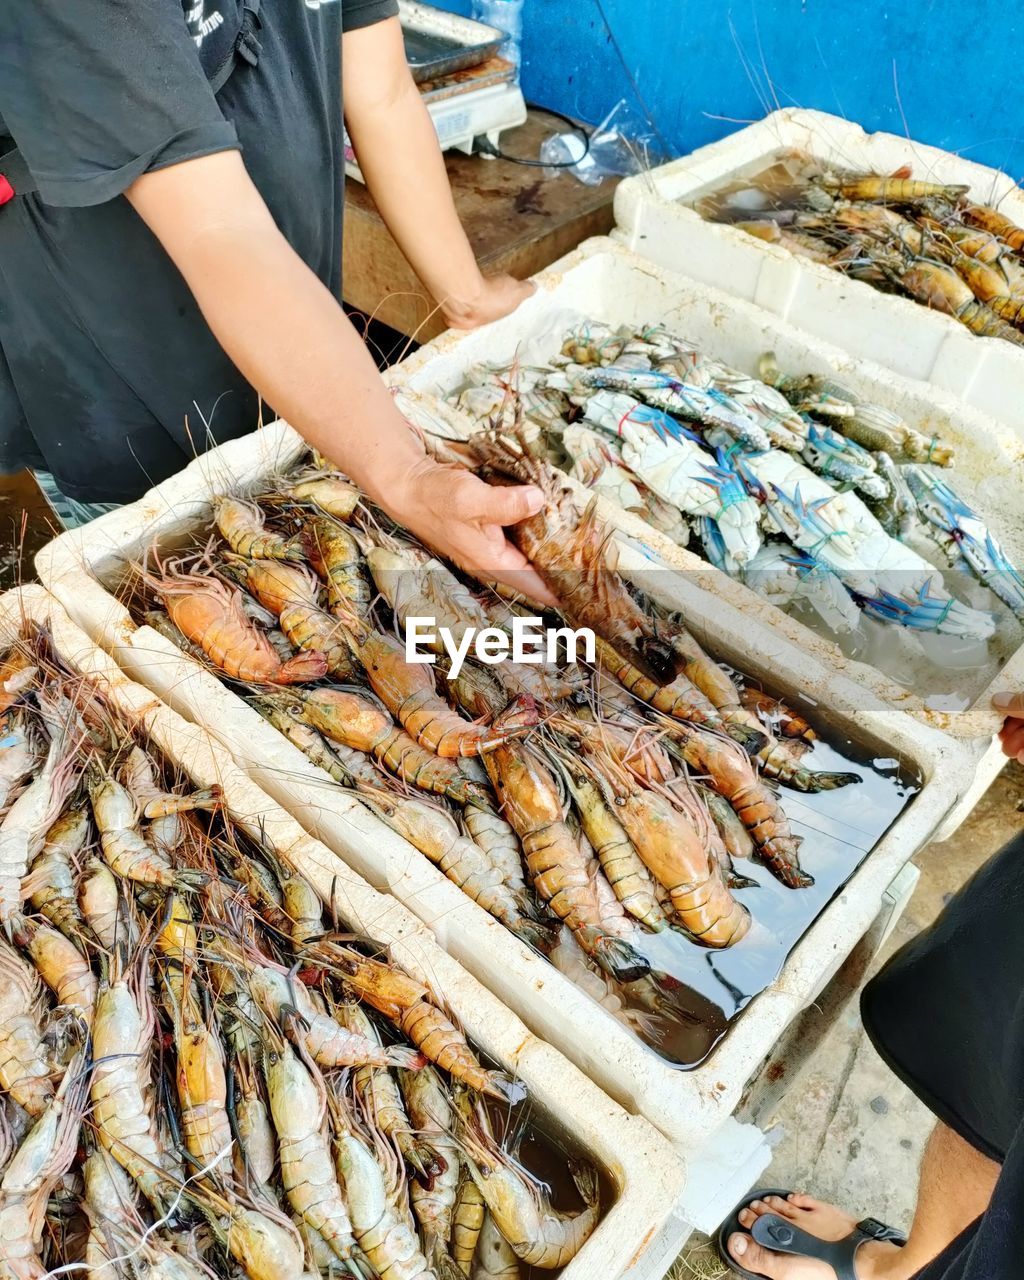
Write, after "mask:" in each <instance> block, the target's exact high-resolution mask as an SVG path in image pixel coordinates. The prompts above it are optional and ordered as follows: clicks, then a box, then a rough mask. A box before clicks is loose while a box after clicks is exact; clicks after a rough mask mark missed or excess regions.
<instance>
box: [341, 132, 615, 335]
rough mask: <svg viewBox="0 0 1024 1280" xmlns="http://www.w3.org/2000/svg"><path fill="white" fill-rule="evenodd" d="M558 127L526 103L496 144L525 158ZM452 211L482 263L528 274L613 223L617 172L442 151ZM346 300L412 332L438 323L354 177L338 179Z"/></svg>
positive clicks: (427, 331) (438, 327) (489, 269)
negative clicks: (595, 178)
mask: <svg viewBox="0 0 1024 1280" xmlns="http://www.w3.org/2000/svg"><path fill="white" fill-rule="evenodd" d="M563 129H564V126H563V125H561V124H560V123H559V122H558V121H556V120H554V119H552V117H551V116H549V115H547V114H545V113H544V112H536V113H534V112H531V113H530V118H529V120H528V121H527V123H526V124H525V125H523V126H522V128H520V129H513V130H510V131H509V132H508V133H505V134H503V135H502V138H501V149H502V150H503V151H505V152H507V153H509V154H510V155H516V156H523V157H524V158H526V159H530V160H534V159H536V158H537V154H538V152H539V150H540V144H541V142H542V141H543V139H544V138H546V137H548V136H549V135H550V134H551V133H554V132H559V131H561V130H563ZM446 161H447V165H448V177H449V179H450V181H451V184H452V191H453V193H454V195H455V204H456V207H457V209H458V211H459V217H460V218H461V219H462V224H463V226H464V227H465V228H466V232H467V234H468V235H469V240H470V243H471V244H472V246H473V249H474V251H475V252H476V256H477V260H478V261H479V263H480V266H481V267H482V268H483V270H484V272H485V273H487V274H493V273H495V272H500V271H507V272H510V273H511V274H512V275H514V276H519V277H521V278H522V277H525V276H531V275H533V274H534V273H535V272H537V271H540V270H542V269H543V268H544V267H546V266H549V265H550V264H551V263H552V262H554V261H555V260H556V259H557V258H560V257H562V255H563V254H565V253H568V252H569V251H570V250H571V249H574V248H575V247H576V245H578V244H579V243H580V241H581V240H586V239H587V238H588V237H589V236H600V235H606V234H607V233H608V232H609V231H610V230H611V228H612V226H613V225H614V217H613V214H612V198H613V196H614V194H615V188H616V186H617V185H618V179H614V178H609V179H606V180H605V181H604V182H602V183H601V185H600V186H599V187H586V186H584V185H583V183H581V182H578V181H577V180H576V179H575V178H574V177H572V176H571V175H570V174H568V173H561V174H559V175H558V176H557V177H554V178H547V177H545V175H544V171H543V169H531V168H529V167H527V166H525V165H517V164H512V163H511V162H510V161H507V160H489V159H486V158H485V157H484V156H467V155H463V154H462V152H461V151H449V152H448V153H447V155H446ZM344 272H345V274H344V288H343V293H344V299H345V302H346V303H347V304H348V305H349V306H351V307H354V308H355V309H356V310H357V311H362V312H364V313H365V314H367V315H370V316H372V317H373V318H374V319H375V320H380V321H383V323H384V324H388V325H390V326H391V327H392V328H393V329H397V330H398V331H399V333H404V334H406V335H408V336H409V337H414V338H415V339H416V340H417V341H418V342H426V341H427V340H428V339H429V338H433V337H436V336H437V334H439V333H441V332H443V330H444V328H445V325H444V322H443V321H442V320H440V319H439V318H438V317H437V316H436V315H432V314H431V313H432V312H433V311H434V308H435V303H434V301H433V299H432V298H431V297H430V296H429V294H428V293H427V290H426V287H425V286H424V285H423V283H422V282H421V281H420V279H419V277H418V276H417V275H416V274H415V272H414V271H413V269H412V267H410V266H409V264H408V263H407V262H406V260H405V258H404V257H403V256H402V252H401V250H400V249H399V248H398V245H397V244H395V242H394V240H393V239H392V238H391V234H390V232H389V231H388V229H387V228H386V227H385V226H384V223H383V222H382V220H381V217H380V214H379V213H378V212H377V207H376V205H375V204H374V203H373V198H372V197H371V195H370V193H369V192H368V191H367V189H366V188H365V187H364V186H363V185H362V184H361V183H359V182H353V181H349V182H347V183H346V184H345V265H344Z"/></svg>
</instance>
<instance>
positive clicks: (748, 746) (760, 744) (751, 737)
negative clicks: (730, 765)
mask: <svg viewBox="0 0 1024 1280" xmlns="http://www.w3.org/2000/svg"><path fill="white" fill-rule="evenodd" d="M724 728H725V732H726V733H727V734H728V736H729V737H730V738H732V740H733V742H738V743H739V745H740V746H741V747H742V748H743V750H744V751H745V752H746V753H747V755H748V756H756V755H757V754H758V753H759V752H761V751H763V750H764V749H765V747H766V746H767V745H768V735H767V734H766V733H762V732H761V730H760V729H755V728H754V727H753V726H752V725H749V724H736V723H734V722H732V723H728V724H726V725H725V726H724Z"/></svg>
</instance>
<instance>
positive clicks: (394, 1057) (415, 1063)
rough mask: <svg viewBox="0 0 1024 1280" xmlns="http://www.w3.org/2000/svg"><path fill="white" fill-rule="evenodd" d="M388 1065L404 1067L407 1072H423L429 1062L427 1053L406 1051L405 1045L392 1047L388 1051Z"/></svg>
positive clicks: (414, 1050) (415, 1050) (413, 1050)
mask: <svg viewBox="0 0 1024 1280" xmlns="http://www.w3.org/2000/svg"><path fill="white" fill-rule="evenodd" d="M387 1058H388V1065H389V1066H391V1067H402V1068H403V1069H404V1070H406V1071H422V1070H423V1068H424V1067H425V1066H426V1065H427V1063H428V1062H429V1058H428V1057H427V1055H426V1054H425V1053H420V1051H419V1050H418V1049H406V1048H405V1047H404V1046H403V1045H391V1046H390V1047H389V1048H388V1049H387Z"/></svg>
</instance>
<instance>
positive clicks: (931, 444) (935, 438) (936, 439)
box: [925, 436, 939, 462]
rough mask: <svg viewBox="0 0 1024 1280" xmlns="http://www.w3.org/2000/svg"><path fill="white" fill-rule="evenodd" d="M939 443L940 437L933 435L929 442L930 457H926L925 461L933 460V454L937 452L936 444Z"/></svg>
mask: <svg viewBox="0 0 1024 1280" xmlns="http://www.w3.org/2000/svg"><path fill="white" fill-rule="evenodd" d="M938 443H939V437H938V436H932V438H931V440H930V442H929V444H928V457H927V458H925V462H931V460H932V454H933V453H934V452H935V446H936V445H937V444H938Z"/></svg>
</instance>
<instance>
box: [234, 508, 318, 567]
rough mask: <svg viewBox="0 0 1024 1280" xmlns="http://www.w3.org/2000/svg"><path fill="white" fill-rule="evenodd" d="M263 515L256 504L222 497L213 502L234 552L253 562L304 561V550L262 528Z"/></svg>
mask: <svg viewBox="0 0 1024 1280" xmlns="http://www.w3.org/2000/svg"><path fill="white" fill-rule="evenodd" d="M263 519H264V517H263V512H262V511H261V510H260V509H259V507H258V506H257V505H256V504H255V503H254V502H244V501H243V500H242V499H241V498H230V497H220V498H217V499H216V501H215V502H214V520H216V522H217V528H218V529H219V530H220V532H221V536H222V537H223V538H224V541H225V542H226V543H227V544H228V546H229V547H230V548H231V550H232V551H234V552H237V554H238V555H240V556H249V557H251V558H252V559H254V560H298V561H301V560H302V559H303V555H302V548H301V547H300V546H298V545H297V544H296V543H294V542H288V541H287V540H286V539H285V538H282V537H281V536H280V534H277V533H269V532H268V531H267V530H266V529H264V527H263Z"/></svg>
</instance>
